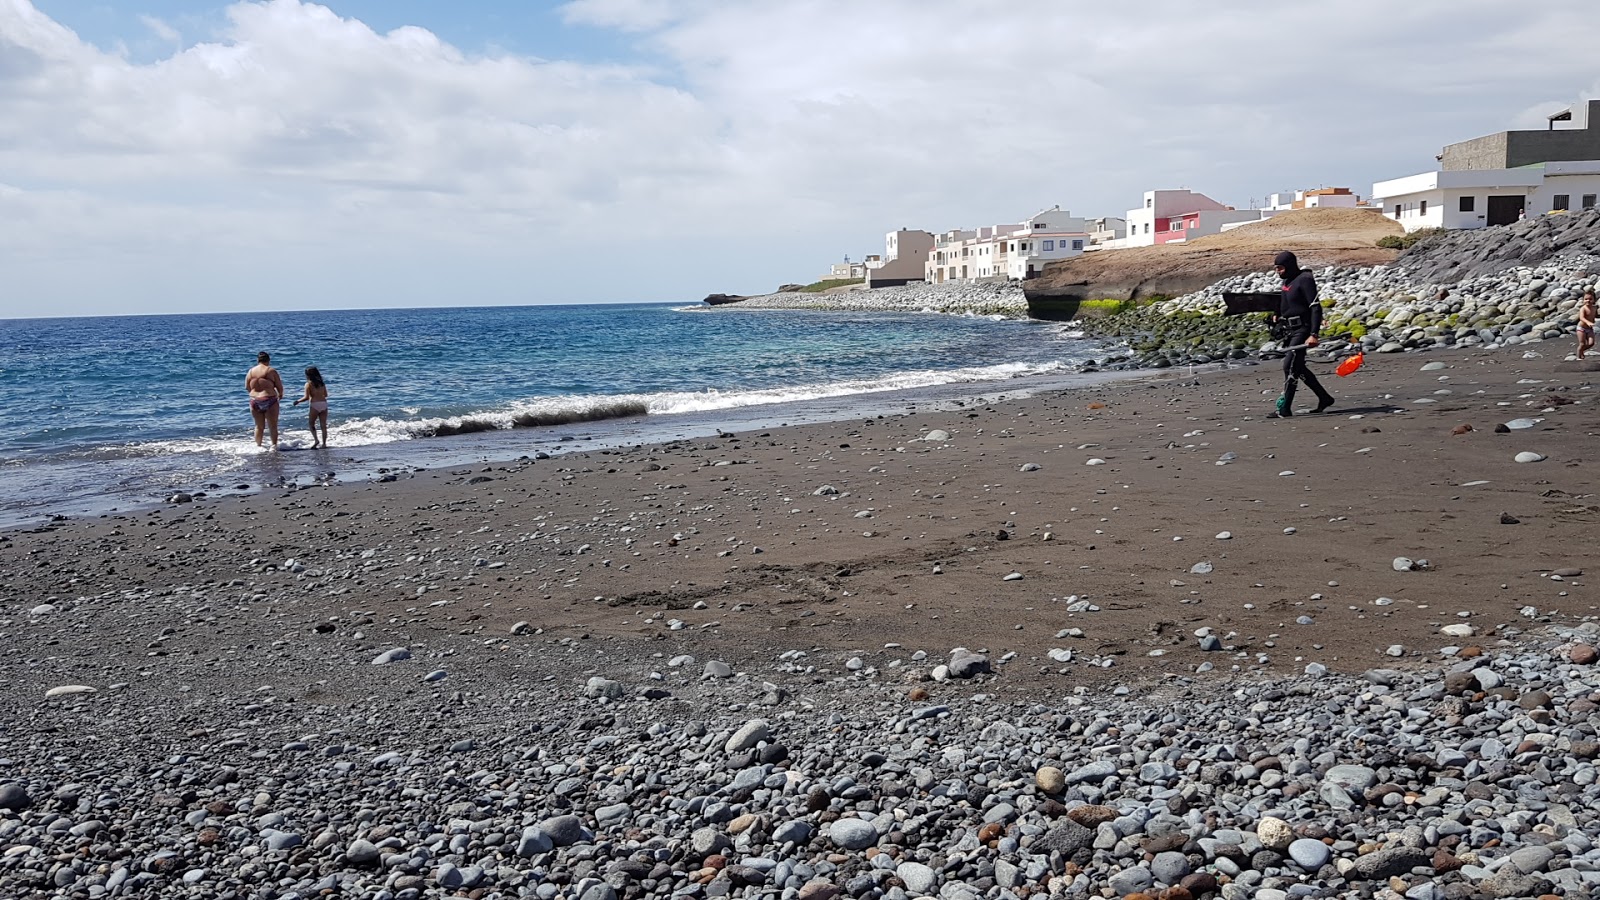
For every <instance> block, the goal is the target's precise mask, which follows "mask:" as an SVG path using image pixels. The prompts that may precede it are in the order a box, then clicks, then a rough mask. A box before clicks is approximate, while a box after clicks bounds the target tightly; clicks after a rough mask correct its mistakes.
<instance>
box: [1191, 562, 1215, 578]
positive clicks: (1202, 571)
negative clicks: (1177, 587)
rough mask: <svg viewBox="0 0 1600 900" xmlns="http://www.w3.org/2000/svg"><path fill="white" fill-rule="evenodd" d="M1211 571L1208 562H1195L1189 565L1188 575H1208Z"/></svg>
mask: <svg viewBox="0 0 1600 900" xmlns="http://www.w3.org/2000/svg"><path fill="white" fill-rule="evenodd" d="M1211 572H1212V566H1211V563H1208V562H1197V563H1195V564H1194V565H1192V566H1190V567H1189V574H1190V575H1210V574H1211Z"/></svg>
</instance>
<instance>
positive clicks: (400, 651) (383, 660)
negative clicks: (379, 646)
mask: <svg viewBox="0 0 1600 900" xmlns="http://www.w3.org/2000/svg"><path fill="white" fill-rule="evenodd" d="M410 658H411V651H410V650H407V649H406V648H404V647H395V648H394V649H392V650H385V651H383V652H382V653H379V654H378V655H377V656H376V657H374V658H373V660H372V664H373V665H375V666H386V665H388V664H389V663H394V662H400V661H401V660H406V659H410Z"/></svg>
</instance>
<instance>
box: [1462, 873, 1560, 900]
mask: <svg viewBox="0 0 1600 900" xmlns="http://www.w3.org/2000/svg"><path fill="white" fill-rule="evenodd" d="M1552 887H1553V885H1551V884H1550V881H1549V879H1547V878H1544V877H1542V876H1539V875H1527V874H1524V873H1522V872H1519V871H1517V870H1516V869H1515V868H1514V867H1512V866H1504V867H1502V868H1501V869H1500V870H1499V871H1497V872H1495V873H1494V874H1493V875H1490V876H1489V877H1488V878H1485V879H1484V880H1482V881H1480V882H1478V891H1479V892H1480V893H1481V894H1482V895H1483V896H1485V897H1495V898H1507V900H1509V898H1513V897H1515V898H1519V900H1526V898H1529V897H1538V896H1539V895H1541V894H1547V893H1549V892H1550V889H1551V888H1552Z"/></svg>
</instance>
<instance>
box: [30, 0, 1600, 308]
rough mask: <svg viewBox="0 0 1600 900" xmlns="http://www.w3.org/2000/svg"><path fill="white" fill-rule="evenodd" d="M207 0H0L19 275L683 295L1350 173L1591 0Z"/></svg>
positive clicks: (1412, 161) (1587, 64)
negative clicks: (465, 40)
mask: <svg viewBox="0 0 1600 900" xmlns="http://www.w3.org/2000/svg"><path fill="white" fill-rule="evenodd" d="M1219 7H1221V8H1219ZM226 12H227V18H226V23H227V24H226V26H225V27H224V28H223V30H222V31H220V32H219V33H216V34H214V35H209V36H207V39H205V40H202V41H198V42H195V41H192V40H187V41H186V40H185V38H184V37H183V36H182V35H180V34H179V33H178V32H177V31H176V29H172V28H171V26H169V25H167V24H166V23H164V22H162V21H160V20H157V19H153V18H149V17H145V19H144V22H145V25H146V27H147V28H149V29H150V30H151V31H152V32H154V33H155V34H156V35H157V36H158V37H160V38H161V39H163V40H168V41H171V40H174V39H175V40H177V41H179V42H180V43H178V44H176V45H175V46H176V47H177V49H175V50H172V51H170V52H169V53H167V54H166V55H164V56H161V57H159V58H156V59H154V60H153V61H149V62H136V61H130V60H129V59H128V58H126V56H125V55H123V54H120V53H118V52H115V51H114V50H113V51H107V50H102V49H100V48H97V47H94V46H91V45H89V44H86V43H85V42H83V41H81V40H80V39H79V38H78V37H77V36H76V35H74V34H73V33H72V32H71V31H69V30H68V29H66V28H64V27H62V26H61V25H59V24H57V23H55V22H54V21H52V20H50V19H49V18H48V17H47V16H45V15H43V14H42V13H40V12H38V11H37V10H35V9H34V8H33V7H32V6H31V4H30V3H28V2H27V0H0V172H3V173H4V177H5V180H6V181H7V182H8V183H9V184H10V185H12V186H13V188H14V189H15V190H13V191H10V192H0V265H4V266H5V267H6V268H7V270H8V271H10V272H12V273H15V275H14V277H16V278H19V279H24V280H26V279H31V280H32V281H31V282H30V283H31V285H32V286H33V287H34V288H36V289H37V290H40V291H45V292H48V291H50V290H51V289H52V288H51V286H50V285H51V279H50V267H51V265H52V262H51V261H58V260H62V259H68V258H73V259H82V260H93V261H94V262H95V263H96V264H97V265H100V266H104V267H106V268H107V274H106V276H105V279H104V280H105V283H106V284H107V285H108V286H112V287H110V288H108V290H111V289H115V286H118V285H123V284H126V283H127V281H128V280H129V279H130V278H132V277H134V275H135V270H134V269H133V268H126V267H125V268H123V269H118V268H117V263H116V261H117V260H129V259H138V260H141V261H142V262H148V261H150V260H160V259H162V258H170V259H172V260H175V261H181V262H182V264H181V265H176V264H175V265H173V266H168V267H166V268H163V267H160V266H153V267H152V266H141V267H140V268H138V270H137V277H139V278H149V277H151V275H150V271H152V270H154V271H156V272H169V273H171V274H169V275H166V276H162V277H164V278H165V279H166V281H165V282H163V289H164V290H165V289H167V288H170V290H165V293H163V294H162V296H169V297H173V296H182V295H183V292H184V284H185V281H184V278H185V277H186V276H194V274H195V273H196V272H198V271H200V270H204V269H206V267H208V266H210V267H212V268H213V269H217V267H219V266H221V265H223V262H222V261H224V260H225V261H226V265H227V266H229V267H230V269H229V271H230V272H237V271H238V270H240V269H242V270H244V271H247V272H248V271H251V270H252V268H254V269H257V270H261V278H260V279H258V280H261V281H272V280H273V279H277V278H286V277H288V275H286V274H285V273H293V272H295V271H300V270H303V271H304V272H306V273H318V274H321V273H325V272H326V271H327V267H328V266H331V265H333V264H334V263H333V262H330V261H337V260H340V259H350V260H357V259H359V260H363V261H364V262H363V263H362V265H371V266H385V265H387V266H391V267H397V268H401V269H407V270H408V271H410V270H412V269H414V267H415V266H416V265H417V261H418V260H424V259H426V260H429V261H430V263H431V264H434V265H437V266H438V267H439V271H442V272H448V273H450V275H451V277H457V278H459V279H460V280H461V282H462V284H461V293H463V294H464V295H465V297H466V299H467V300H471V299H472V298H476V297H481V296H484V295H485V294H490V293H494V292H495V291H497V290H501V288H502V287H503V286H505V285H512V284H519V283H520V284H525V285H526V284H532V285H536V286H537V287H538V288H539V291H540V293H539V294H538V295H537V296H527V295H523V296H521V298H520V299H524V300H537V299H549V300H588V299H630V298H638V299H671V298H692V297H693V296H696V295H697V293H703V292H705V291H709V290H723V289H732V290H754V289H758V288H761V287H764V286H769V285H772V284H776V283H778V282H781V281H789V280H797V279H802V278H805V277H808V276H810V275H813V274H815V271H816V270H817V269H819V268H820V267H821V266H822V265H823V264H824V262H826V261H829V260H832V259H834V258H836V257H837V256H838V255H839V254H840V253H842V252H850V253H853V254H860V253H865V252H873V251H874V250H875V249H877V248H876V247H875V246H873V242H875V241H877V240H881V234H882V233H883V232H884V231H886V230H888V229H890V228H893V227H897V226H902V225H905V226H910V227H928V228H932V229H943V228H948V227H955V226H958V225H971V224H977V223H982V222H994V221H997V220H1003V219H1009V218H1013V217H1015V216H1017V215H1019V214H1025V213H1028V212H1031V211H1033V210H1035V209H1037V208H1041V207H1045V206H1049V205H1052V204H1054V203H1061V204H1063V205H1065V206H1068V207H1070V208H1072V209H1073V210H1074V211H1077V212H1080V213H1086V214H1108V213H1118V212H1120V211H1121V210H1124V209H1126V208H1127V207H1128V206H1130V205H1132V201H1133V199H1134V198H1135V197H1136V196H1137V194H1138V192H1139V191H1142V190H1144V189H1147V188H1151V187H1157V186H1161V187H1167V186H1188V187H1192V188H1195V189H1197V190H1204V191H1206V192H1208V193H1211V194H1213V195H1214V196H1217V197H1218V198H1219V199H1222V200H1225V201H1228V202H1233V203H1244V202H1246V201H1248V200H1249V199H1252V198H1259V197H1261V196H1262V195H1264V194H1265V193H1267V192H1269V191H1273V190H1283V189H1291V188H1295V187H1305V186H1314V185H1317V184H1344V185H1349V186H1351V187H1354V188H1355V189H1356V190H1358V191H1360V192H1365V190H1366V189H1367V188H1368V187H1370V182H1371V181H1372V180H1374V179H1381V178H1386V177H1392V176H1397V175H1400V174H1405V173H1409V172H1412V171H1420V170H1422V169H1424V168H1425V167H1426V166H1427V165H1429V164H1431V162H1432V157H1433V154H1434V153H1436V152H1438V149H1439V146H1440V145H1442V144H1443V143H1445V142H1448V141H1452V140H1459V139H1464V138H1468V137H1472V136H1475V135H1478V134H1482V133H1487V132H1490V131H1493V130H1496V129H1499V128H1504V127H1508V126H1513V125H1519V124H1523V125H1525V124H1527V123H1528V122H1529V121H1531V120H1536V121H1537V122H1542V116H1543V114H1544V113H1546V112H1548V111H1549V107H1550V106H1551V105H1553V104H1563V105H1564V104H1566V103H1569V102H1572V101H1575V100H1577V99H1580V98H1581V97H1582V96H1584V94H1585V90H1584V89H1585V88H1586V87H1587V88H1588V90H1587V93H1588V94H1589V95H1596V94H1597V92H1600V62H1597V61H1595V60H1594V58H1593V56H1592V54H1588V53H1587V52H1585V51H1584V48H1587V47H1590V46H1594V45H1595V44H1596V43H1597V40H1600V17H1594V16H1593V15H1592V14H1591V13H1590V4H1589V2H1588V0H1553V2H1547V3H1544V4H1538V5H1523V6H1521V7H1507V6H1505V5H1504V4H1502V3H1500V2H1499V0H1413V2H1411V3H1409V4H1406V5H1405V6H1403V7H1394V6H1393V5H1392V4H1389V3H1380V2H1378V0H1350V2H1347V3H1345V4H1342V5H1340V6H1338V7H1337V8H1334V7H1329V6H1326V5H1323V6H1315V7H1312V6H1304V5H1301V4H1282V3H1276V2H1267V0H1245V2H1235V3H1230V4H1226V5H1225V6H1224V5H1219V4H1199V5H1197V4H1193V3H1185V2H1178V0H1152V2H1148V3H1145V4H1139V5H1127V4H1109V5H1107V4H1100V5H1065V4H1009V5H997V4H972V3H969V2H958V0H875V2H873V3H859V2H847V0H793V2H787V3H782V4H766V3H760V4H752V3H747V2H739V0H574V2H571V3H568V4H567V5H566V6H565V7H563V8H562V11H561V12H562V16H563V18H564V20H565V21H566V22H568V23H569V24H570V25H571V26H573V27H578V26H581V27H588V28H602V29H608V30H614V31H617V32H620V33H621V34H623V35H624V39H625V40H628V41H633V42H634V46H635V47H636V48H637V51H638V53H637V56H636V58H635V59H633V60H631V61H629V62H628V63H627V64H623V65H615V64H596V63H591V62H584V61H582V60H574V59H567V60H563V59H553V60H541V59H534V58H528V57H519V56H515V55H511V54H507V53H503V52H499V51H495V52H492V53H482V52H475V51H473V50H470V49H463V48H459V47H454V46H451V45H450V44H448V43H446V42H444V41H441V40H440V39H439V38H438V37H437V36H436V35H435V34H434V33H432V32H431V31H428V30H426V29H425V28H422V27H406V28H400V29H397V30H394V31H391V32H387V33H378V32H375V31H373V30H372V29H371V28H369V27H368V26H367V25H365V24H364V23H362V22H360V21H356V20H351V19H342V18H340V17H339V16H337V15H335V14H334V13H332V12H331V11H329V10H328V9H326V8H324V7H321V6H317V5H314V4H311V3H305V2H301V0H263V2H239V3H234V4H233V5H231V6H228V7H227V10H226ZM1563 48H1565V49H1563ZM205 248H212V249H213V251H214V252H210V253H208V252H204V249H205ZM252 252H254V254H255V255H254V258H253V257H252ZM297 267H298V268H297ZM407 267H411V268H409V269H408V268H407ZM217 271H219V272H220V271H221V270H220V269H217ZM350 274H352V276H353V277H355V278H356V280H357V281H358V282H359V280H360V276H361V274H362V273H350ZM365 274H366V275H367V276H368V277H369V278H370V280H372V281H373V282H374V283H376V282H378V281H391V280H392V279H390V278H389V275H390V274H391V273H389V272H380V271H377V270H374V271H371V272H367V273H365ZM195 277H198V276H195ZM208 277H209V276H208ZM427 281H428V279H426V278H410V279H404V280H401V281H400V282H399V289H401V290H404V289H405V288H406V286H407V285H409V284H413V283H421V282H427ZM78 282H79V283H80V284H79V287H77V288H75V290H81V284H86V283H92V279H91V280H90V281H84V280H83V279H78ZM494 295H495V296H497V297H502V296H504V297H510V298H512V299H516V297H514V296H511V295H510V294H504V293H495V294H494ZM426 299H428V298H426V297H419V296H409V295H407V296H402V297H398V298H396V297H388V296H385V297H373V298H366V297H352V296H351V293H350V291H349V290H343V291H341V292H339V294H338V295H337V296H332V295H324V294H322V293H318V292H317V290H316V289H315V288H314V287H313V288H312V289H310V290H308V291H304V292H300V293H297V294H296V295H295V296H294V297H292V298H286V299H284V300H282V301H281V303H280V305H313V304H318V305H327V304H332V303H341V304H345V305H349V304H350V303H353V302H358V301H359V302H368V301H370V302H373V303H376V302H422V301H423V300H426ZM63 300H64V301H67V302H70V303H79V304H85V303H90V302H91V301H90V300H86V299H85V298H83V297H81V296H73V297H65V298H63ZM7 302H8V301H7V299H6V298H5V297H3V296H0V315H4V314H6V313H7V312H11V311H12V310H8V308H7V307H6V306H5V304H6V303H7ZM195 302H196V303H199V302H200V301H195ZM267 302H272V300H271V298H270V297H268V298H267ZM212 305H213V306H214V305H215V304H212Z"/></svg>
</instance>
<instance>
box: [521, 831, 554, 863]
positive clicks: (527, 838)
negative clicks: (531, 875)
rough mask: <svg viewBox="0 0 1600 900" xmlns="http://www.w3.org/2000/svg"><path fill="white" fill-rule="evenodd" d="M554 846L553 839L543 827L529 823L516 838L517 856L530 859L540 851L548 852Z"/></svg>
mask: <svg viewBox="0 0 1600 900" xmlns="http://www.w3.org/2000/svg"><path fill="white" fill-rule="evenodd" d="M554 847H555V841H552V840H550V836H549V835H547V834H545V833H544V829H542V828H540V827H539V826H537V825H529V826H528V827H526V828H524V829H522V834H521V835H520V836H519V837H518V838H517V850H516V853H517V855H518V856H520V857H522V858H523V859H531V858H533V857H535V856H538V855H539V854H541V853H549V852H550V850H551V849H552V848H554Z"/></svg>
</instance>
